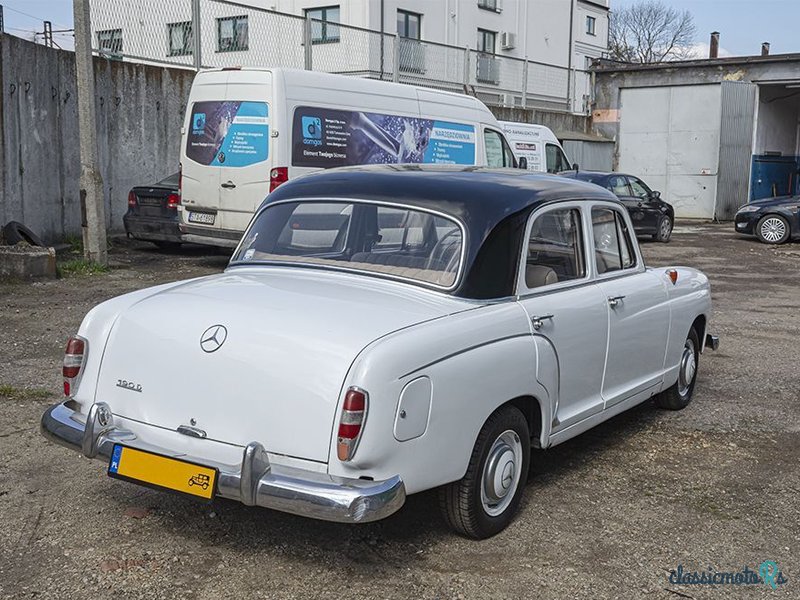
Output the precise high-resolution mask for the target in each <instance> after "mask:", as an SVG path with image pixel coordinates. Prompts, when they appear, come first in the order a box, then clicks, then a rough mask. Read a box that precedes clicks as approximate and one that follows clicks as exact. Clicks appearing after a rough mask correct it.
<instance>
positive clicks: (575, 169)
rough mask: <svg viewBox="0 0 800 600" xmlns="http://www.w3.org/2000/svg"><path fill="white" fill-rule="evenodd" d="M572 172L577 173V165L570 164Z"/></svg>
mask: <svg viewBox="0 0 800 600" xmlns="http://www.w3.org/2000/svg"><path fill="white" fill-rule="evenodd" d="M572 170H573V171H575V172H576V173H577V172H578V163H572Z"/></svg>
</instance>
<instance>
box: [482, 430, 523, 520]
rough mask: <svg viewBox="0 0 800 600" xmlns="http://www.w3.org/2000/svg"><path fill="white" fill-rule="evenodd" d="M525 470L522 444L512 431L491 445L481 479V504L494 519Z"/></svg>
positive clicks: (502, 434) (512, 492) (505, 432)
mask: <svg viewBox="0 0 800 600" xmlns="http://www.w3.org/2000/svg"><path fill="white" fill-rule="evenodd" d="M521 469H522V442H521V441H520V439H519V436H518V435H517V434H516V433H515V432H514V431H513V430H511V429H509V430H507V431H504V432H503V433H501V434H500V435H499V436H498V437H497V439H496V440H495V441H494V444H492V447H491V449H490V450H489V456H488V457H487V458H486V463H485V464H484V467H483V475H482V477H481V504H483V510H485V511H486V513H487V514H488V515H490V516H492V517H495V516H497V515H499V514H501V513H502V512H503V511H504V510H505V509H506V508H508V505H509V504H510V503H511V500H512V499H513V498H514V493H515V492H516V491H517V487H518V486H519V481H520V475H521Z"/></svg>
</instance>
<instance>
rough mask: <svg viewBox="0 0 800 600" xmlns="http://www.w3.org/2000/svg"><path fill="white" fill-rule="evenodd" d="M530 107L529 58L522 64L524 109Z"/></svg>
mask: <svg viewBox="0 0 800 600" xmlns="http://www.w3.org/2000/svg"><path fill="white" fill-rule="evenodd" d="M527 107H528V57H527V56H526V57H525V62H523V63H522V108H527Z"/></svg>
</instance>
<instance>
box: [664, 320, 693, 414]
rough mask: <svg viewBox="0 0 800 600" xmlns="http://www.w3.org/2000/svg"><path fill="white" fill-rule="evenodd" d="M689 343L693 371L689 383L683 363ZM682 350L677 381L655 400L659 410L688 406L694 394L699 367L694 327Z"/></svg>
mask: <svg viewBox="0 0 800 600" xmlns="http://www.w3.org/2000/svg"><path fill="white" fill-rule="evenodd" d="M690 342H691V344H692V345H693V348H694V359H693V360H694V369H693V371H692V376H691V381H688V382H687V381H685V379H684V371H683V363H684V359H685V356H684V354H683V352H686V350H687V347H688V344H689V343H690ZM683 348H684V349H683V350H682V354H681V367H680V369H679V371H680V372H679V373H678V381H676V382H675V384H674V385H673V386H672V387H669V388H667V389H666V390H664V391H663V392H661V393H660V394H658V395H657V396H656V398H655V400H656V404H657V405H658V406H659V408H665V409H667V410H681V409H684V408H686V407H687V406H688V405H689V402H691V401H692V394H693V393H694V384H695V383H696V382H697V370H698V368H699V366H700V336H698V334H697V332H696V331H695V329H694V327H692V328H691V329H690V330H689V335H688V336H686V342H685V343H684V347H683Z"/></svg>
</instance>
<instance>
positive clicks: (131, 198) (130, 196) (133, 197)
mask: <svg viewBox="0 0 800 600" xmlns="http://www.w3.org/2000/svg"><path fill="white" fill-rule="evenodd" d="M128 206H129V207H131V208H133V207H135V206H136V194H134V193H133V190H131V191H130V192H128Z"/></svg>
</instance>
